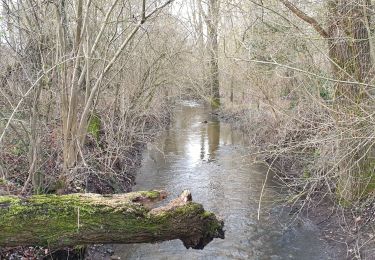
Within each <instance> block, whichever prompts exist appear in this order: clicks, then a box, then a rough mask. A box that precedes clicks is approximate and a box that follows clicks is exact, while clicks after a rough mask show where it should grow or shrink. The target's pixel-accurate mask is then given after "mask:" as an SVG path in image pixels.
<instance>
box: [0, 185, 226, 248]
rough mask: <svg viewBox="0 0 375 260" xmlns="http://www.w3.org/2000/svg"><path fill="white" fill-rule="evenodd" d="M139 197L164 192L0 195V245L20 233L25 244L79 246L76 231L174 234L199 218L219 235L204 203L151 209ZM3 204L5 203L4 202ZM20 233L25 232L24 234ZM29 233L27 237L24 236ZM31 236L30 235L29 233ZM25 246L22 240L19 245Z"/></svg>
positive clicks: (148, 196)
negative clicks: (178, 224)
mask: <svg viewBox="0 0 375 260" xmlns="http://www.w3.org/2000/svg"><path fill="white" fill-rule="evenodd" d="M138 196H143V197H147V198H151V199H153V198H159V197H160V192H158V191H150V192H135V193H131V194H127V195H125V196H121V195H119V196H116V195H114V196H108V197H105V196H104V197H103V196H99V195H92V194H72V195H64V196H58V195H35V196H32V197H30V198H22V199H20V198H17V197H12V196H7V197H0V230H1V234H2V236H0V244H2V243H5V239H6V238H8V239H9V238H12V237H17V239H18V241H20V240H19V239H21V241H22V239H24V243H25V244H27V243H32V244H38V245H40V246H51V247H61V246H71V245H75V244H77V242H76V238H75V236H76V234H77V232H79V233H80V236H81V235H82V236H83V237H84V236H85V234H91V235H96V234H100V232H108V231H109V232H111V233H113V234H118V236H121V237H122V239H124V238H125V239H126V238H127V237H128V238H129V241H131V240H130V239H131V238H134V237H133V236H134V234H136V233H142V234H150V235H151V236H153V235H155V237H156V235H158V234H166V233H167V234H170V232H171V230H172V229H173V224H172V222H173V221H181V220H183V219H192V218H200V219H203V220H205V221H206V222H207V223H208V224H207V230H205V231H204V232H205V234H216V233H217V232H218V230H219V228H220V224H218V223H216V222H215V221H211V220H215V215H214V214H213V213H210V212H206V211H204V209H203V207H202V205H200V204H197V203H193V202H189V203H188V204H187V205H184V206H181V207H177V208H173V210H164V211H160V213H153V212H150V210H149V209H147V208H146V207H144V206H142V205H140V204H138V203H132V202H131V201H132V199H133V198H135V197H138ZM2 204H3V205H4V204H5V206H3V207H1V205H2ZM19 234H22V237H18V236H20V235H19ZM25 235H26V236H25ZM27 236H29V237H27ZM21 244H22V243H21Z"/></svg>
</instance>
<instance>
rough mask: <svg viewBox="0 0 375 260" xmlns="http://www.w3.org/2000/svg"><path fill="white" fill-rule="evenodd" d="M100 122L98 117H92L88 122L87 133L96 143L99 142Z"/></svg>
mask: <svg viewBox="0 0 375 260" xmlns="http://www.w3.org/2000/svg"><path fill="white" fill-rule="evenodd" d="M100 125H101V120H100V117H99V116H98V115H92V116H91V118H90V121H89V125H88V129H87V132H88V133H90V134H92V136H93V137H94V138H95V140H96V141H99V134H100Z"/></svg>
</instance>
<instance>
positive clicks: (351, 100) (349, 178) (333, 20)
mask: <svg viewBox="0 0 375 260" xmlns="http://www.w3.org/2000/svg"><path fill="white" fill-rule="evenodd" d="M368 10H370V9H369V1H367V0H351V1H342V0H331V1H329V13H330V16H329V20H328V24H329V27H328V34H329V57H330V58H331V60H332V67H333V71H334V73H335V75H336V78H337V79H339V80H341V81H350V82H360V83H368V82H369V81H370V80H371V78H372V76H373V73H372V71H371V70H372V60H371V48H370V46H371V45H370V40H369V38H370V36H369V31H368V29H367V26H369V25H370V19H369V16H368ZM335 87H336V90H335V108H336V111H337V115H336V119H337V122H336V123H337V128H338V132H339V134H340V135H341V136H342V140H341V141H340V143H339V158H340V160H341V163H340V165H339V173H340V179H339V183H338V193H339V196H340V198H342V199H343V200H344V201H348V202H349V201H353V200H355V199H358V198H360V196H361V193H363V191H364V190H365V189H366V186H365V184H364V183H365V182H366V181H365V179H366V178H368V177H371V175H372V174H373V173H372V171H373V170H371V169H370V164H371V163H370V161H369V160H370V159H369V158H368V157H369V153H370V150H371V149H370V147H369V145H368V144H365V143H364V144H362V145H360V146H358V142H353V139H356V138H359V137H361V135H362V134H363V129H366V127H365V126H364V125H354V126H353V127H352V128H351V129H350V130H349V129H348V127H347V124H348V122H351V121H352V119H353V116H358V115H361V114H363V112H364V111H362V112H361V111H360V110H361V109H360V107H363V105H365V106H366V102H369V101H370V100H369V97H370V95H371V90H370V89H368V87H366V86H363V85H358V84H345V83H337V84H336V86H335ZM365 113H366V112H365ZM362 116H363V115H362ZM358 140H360V139H358ZM344 147H345V149H340V148H344ZM348 149H350V150H351V151H352V152H351V153H349V154H348V153H347V154H340V150H342V151H345V152H347V151H348ZM366 175H368V176H366ZM371 178H372V177H371Z"/></svg>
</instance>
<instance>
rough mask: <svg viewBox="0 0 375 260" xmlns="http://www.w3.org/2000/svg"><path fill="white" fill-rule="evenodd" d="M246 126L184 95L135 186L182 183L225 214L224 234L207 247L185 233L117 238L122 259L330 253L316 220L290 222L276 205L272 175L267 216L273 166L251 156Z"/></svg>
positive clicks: (178, 186)
mask: <svg viewBox="0 0 375 260" xmlns="http://www.w3.org/2000/svg"><path fill="white" fill-rule="evenodd" d="M247 147H248V145H247V141H246V138H245V136H244V134H243V133H241V132H239V131H235V130H233V129H232V128H231V126H230V125H228V124H225V123H222V122H220V121H218V120H217V119H216V118H215V117H213V116H211V115H210V110H209V109H208V108H206V107H204V106H203V105H201V104H199V103H196V102H188V101H184V102H181V105H180V106H178V108H177V110H176V115H175V121H174V123H173V124H172V125H171V127H170V129H169V130H168V131H166V132H165V133H164V135H162V136H161V137H160V138H159V140H158V141H157V142H156V143H154V144H149V145H148V147H147V150H146V151H145V152H144V160H143V163H142V167H141V169H140V172H139V173H138V176H137V179H136V182H137V185H136V186H135V187H134V190H149V189H163V190H166V191H168V192H169V193H170V198H173V197H175V196H178V195H179V194H180V193H181V191H183V190H184V189H189V190H191V192H192V194H193V199H194V200H195V201H197V202H199V203H202V204H203V205H204V207H205V208H206V209H207V210H210V211H213V212H215V213H216V214H217V215H219V216H221V217H222V218H223V219H224V221H225V229H226V238H225V239H224V240H221V239H216V240H214V241H213V242H211V243H210V244H209V245H208V246H207V247H206V248H205V249H204V250H192V249H189V250H186V249H185V247H184V246H183V245H182V242H180V241H168V242H164V243H160V244H138V245H116V246H115V247H114V251H115V254H116V255H118V256H120V257H121V259H317V260H318V259H319V260H322V259H330V257H329V256H328V253H327V246H326V244H325V243H324V242H323V241H321V240H320V239H319V232H318V230H317V228H316V227H315V226H314V225H312V224H311V223H309V222H306V221H299V222H298V223H297V224H293V225H288V224H287V223H288V219H287V216H285V215H283V214H281V213H280V211H279V209H278V207H276V206H275V205H276V203H275V201H276V200H277V196H278V195H277V192H276V189H274V188H272V186H273V185H272V181H270V182H269V183H267V189H266V192H265V195H264V202H263V207H264V210H263V211H262V213H263V214H262V218H261V219H260V221H258V220H257V207H258V199H259V195H260V191H261V187H262V184H263V182H264V179H265V173H266V171H267V168H266V167H265V166H263V165H256V164H254V163H253V159H252V158H251V157H250V156H249V154H250V150H249V149H248V148H247Z"/></svg>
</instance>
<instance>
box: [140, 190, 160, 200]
mask: <svg viewBox="0 0 375 260" xmlns="http://www.w3.org/2000/svg"><path fill="white" fill-rule="evenodd" d="M141 195H142V196H144V197H147V198H149V199H158V198H160V192H159V191H142V192H141Z"/></svg>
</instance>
